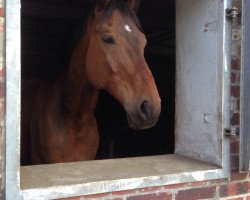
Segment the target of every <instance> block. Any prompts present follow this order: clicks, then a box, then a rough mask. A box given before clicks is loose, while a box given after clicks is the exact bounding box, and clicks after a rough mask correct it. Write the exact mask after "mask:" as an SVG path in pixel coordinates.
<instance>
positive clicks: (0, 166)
mask: <svg viewBox="0 0 250 200" xmlns="http://www.w3.org/2000/svg"><path fill="white" fill-rule="evenodd" d="M3 5H4V3H3V1H2V0H0V199H2V198H3V197H2V195H3V187H4V174H3V172H4V155H5V153H4V149H5V148H4V147H5V144H4V141H5V140H4V138H5V137H4V134H5V132H4V130H5V129H4V126H5V121H4V119H5V118H4V113H5V98H4V96H5V84H4V74H5V73H4V71H5V70H4V59H3V57H4V9H3Z"/></svg>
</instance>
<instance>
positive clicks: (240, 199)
mask: <svg viewBox="0 0 250 200" xmlns="http://www.w3.org/2000/svg"><path fill="white" fill-rule="evenodd" d="M228 200H243V197H238V198H232V199H228Z"/></svg>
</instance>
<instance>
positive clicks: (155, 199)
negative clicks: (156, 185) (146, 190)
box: [127, 193, 172, 200]
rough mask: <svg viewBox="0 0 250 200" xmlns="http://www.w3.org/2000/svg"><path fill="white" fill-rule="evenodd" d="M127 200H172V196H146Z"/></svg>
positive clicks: (163, 194) (157, 194) (132, 197)
mask: <svg viewBox="0 0 250 200" xmlns="http://www.w3.org/2000/svg"><path fill="white" fill-rule="evenodd" d="M127 200H172V195H171V194H167V193H155V194H144V195H138V196H131V197H128V198H127Z"/></svg>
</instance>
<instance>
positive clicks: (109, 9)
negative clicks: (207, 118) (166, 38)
mask: <svg viewBox="0 0 250 200" xmlns="http://www.w3.org/2000/svg"><path fill="white" fill-rule="evenodd" d="M102 6H103V7H102V8H100V9H101V10H103V15H102V20H103V21H106V20H109V19H110V18H111V16H112V14H113V12H114V11H115V10H118V11H119V12H120V14H121V15H122V16H123V17H128V18H130V19H131V20H132V21H133V22H134V23H135V25H136V27H137V28H138V29H139V30H140V31H141V32H144V31H143V29H142V26H141V23H140V21H139V19H138V17H137V16H136V14H135V12H134V11H133V10H132V9H131V8H130V7H129V6H128V4H127V3H126V2H124V1H122V0H109V1H108V4H107V5H102Z"/></svg>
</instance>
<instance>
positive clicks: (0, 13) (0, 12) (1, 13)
mask: <svg viewBox="0 0 250 200" xmlns="http://www.w3.org/2000/svg"><path fill="white" fill-rule="evenodd" d="M3 16H4V11H3V8H0V17H3Z"/></svg>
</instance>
